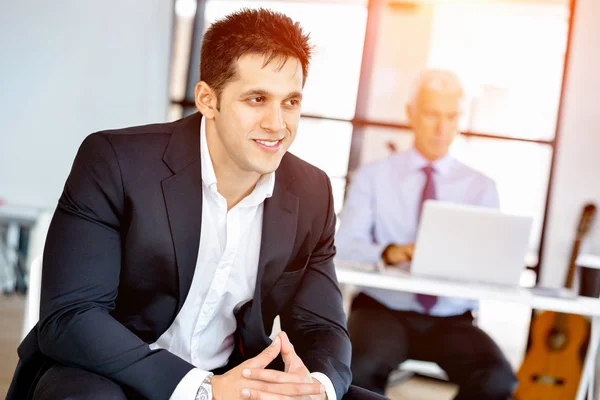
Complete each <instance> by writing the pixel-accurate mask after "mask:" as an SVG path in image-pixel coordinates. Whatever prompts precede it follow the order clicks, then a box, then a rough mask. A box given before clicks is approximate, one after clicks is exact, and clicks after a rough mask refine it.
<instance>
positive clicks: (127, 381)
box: [8, 114, 351, 399]
mask: <svg viewBox="0 0 600 400" xmlns="http://www.w3.org/2000/svg"><path fill="white" fill-rule="evenodd" d="M200 120H201V116H200V114H194V115H192V116H190V117H187V118H185V119H182V120H179V121H176V122H174V123H168V124H156V125H148V126H141V127H133V128H127V129H122V130H115V131H105V132H99V133H94V134H92V135H90V136H88V137H87V138H86V139H85V140H84V142H83V144H82V145H81V147H80V149H79V152H78V154H77V156H76V158H75V161H74V164H73V167H72V170H71V173H70V175H69V177H68V179H67V182H66V184H65V188H64V191H63V194H62V196H61V198H60V200H59V203H58V207H57V209H56V212H55V214H54V217H53V220H52V223H51V226H50V230H49V233H48V238H47V241H46V246H45V250H44V259H43V278H42V301H41V311H40V321H39V323H38V324H37V326H36V327H35V328H34V329H33V331H32V332H31V333H30V334H29V336H28V337H27V338H26V339H25V340H24V341H23V343H22V344H21V346H20V347H19V350H18V352H19V357H20V362H19V365H18V367H17V371H16V372H15V376H14V378H13V383H12V385H11V389H10V391H9V396H8V398H9V399H17V398H18V399H21V398H25V397H27V392H28V391H29V390H30V389H31V388H32V386H33V383H34V382H35V380H36V376H37V377H39V374H40V371H43V366H44V365H45V366H48V365H50V364H52V363H61V364H64V365H70V366H76V367H80V368H85V369H87V370H89V371H92V372H95V373H98V374H100V375H103V376H106V377H109V378H110V379H112V380H114V381H116V382H118V383H119V384H120V385H122V386H123V387H124V388H126V389H127V390H129V391H131V392H132V393H135V394H136V395H137V396H139V397H142V398H148V399H168V398H169V396H170V395H171V393H172V392H173V390H174V389H175V387H176V386H177V384H178V383H179V381H180V380H181V379H182V378H183V377H184V376H185V375H186V374H187V372H188V371H189V370H190V369H191V368H193V366H192V365H191V364H189V363H187V362H186V361H184V360H182V359H181V358H179V357H177V356H175V355H173V354H172V353H170V352H168V351H165V350H155V351H152V350H150V348H149V346H148V344H149V343H152V342H154V341H156V340H157V339H158V338H159V336H160V335H161V334H162V333H163V332H164V331H166V330H167V328H168V327H169V326H170V325H171V323H172V322H173V320H174V319H175V316H176V315H177V313H178V311H179V310H180V309H181V307H182V305H183V303H184V301H185V299H186V297H187V295H188V292H189V289H190V285H191V282H192V277H193V274H194V269H195V267H196V259H197V255H198V247H199V243H200V236H201V234H202V227H201V226H200V225H201V220H202V218H201V217H202V178H201V171H200V145H199V140H200V135H199V132H200ZM275 176H276V179H275V188H274V193H273V196H272V197H271V198H269V199H267V200H265V203H264V218H263V228H262V229H263V230H262V242H261V248H260V259H259V266H258V276H257V284H256V290H255V292H254V297H253V299H252V300H251V301H249V302H247V303H245V304H244V305H243V306H242V307H241V308H239V309H238V310H236V317H237V319H238V330H237V332H236V335H237V340H236V343H237V344H236V350H235V351H234V354H233V355H232V358H231V359H230V364H231V365H234V364H236V363H238V362H239V361H241V360H243V359H246V358H250V357H253V356H255V355H257V354H258V353H259V352H260V351H262V350H263V349H264V348H265V347H266V346H267V345H268V344H269V343H270V340H269V338H268V335H269V334H270V332H271V329H272V325H273V319H274V317H275V316H276V315H280V318H281V324H282V329H284V330H285V331H286V332H287V333H288V335H289V336H290V340H291V342H292V343H293V344H294V346H295V348H296V351H297V353H298V355H299V356H300V357H301V358H302V360H303V361H304V363H305V365H306V366H307V368H308V369H309V370H310V371H312V372H316V371H319V372H322V373H324V374H325V375H327V376H328V377H329V378H330V379H331V381H332V382H333V385H334V387H335V390H336V393H337V395H338V397H339V398H341V397H342V395H343V394H344V393H345V392H346V391H347V389H348V386H349V385H350V381H351V373H350V368H349V365H350V354H351V346H350V340H349V338H348V333H347V331H346V325H345V315H344V312H343V309H342V296H341V293H340V291H339V289H338V284H337V278H336V275H335V270H334V265H333V262H332V261H333V256H334V254H335V248H334V244H333V240H334V229H335V214H334V209H333V199H332V195H331V186H330V182H329V179H328V177H327V176H326V175H325V173H324V172H322V171H321V170H319V169H317V168H315V167H313V166H311V165H310V164H308V163H306V162H304V161H302V160H300V159H298V158H297V157H295V156H293V155H291V154H289V153H288V154H286V155H285V156H284V157H283V160H282V162H281V165H280V167H279V168H278V170H277V172H276V175H275ZM199 268H202V266H199ZM30 394H31V393H30Z"/></svg>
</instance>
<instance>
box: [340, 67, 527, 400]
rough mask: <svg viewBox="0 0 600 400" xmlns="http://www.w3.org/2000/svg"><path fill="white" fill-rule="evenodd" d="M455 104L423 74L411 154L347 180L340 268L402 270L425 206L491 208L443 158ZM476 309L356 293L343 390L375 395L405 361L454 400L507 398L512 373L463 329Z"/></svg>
mask: <svg viewBox="0 0 600 400" xmlns="http://www.w3.org/2000/svg"><path fill="white" fill-rule="evenodd" d="M463 97H464V93H463V89H462V85H461V83H460V81H459V79H458V77H457V76H456V75H455V74H453V73H452V72H449V71H443V70H427V71H424V72H423V73H422V74H421V75H420V76H419V77H418V78H417V80H416V82H415V84H414V87H413V91H412V93H411V95H410V98H409V102H408V104H407V108H406V111H407V115H408V120H409V123H410V125H411V127H412V129H413V131H414V145H413V147H412V148H410V149H409V150H408V151H405V152H400V153H396V154H393V155H392V156H390V157H388V158H387V159H384V160H381V161H377V162H374V163H371V164H367V165H365V166H363V167H362V168H360V169H359V170H358V171H357V172H356V174H355V175H354V176H353V179H352V183H351V186H350V189H349V192H348V195H347V199H346V203H345V206H344V210H343V211H342V215H341V224H340V228H339V230H338V233H337V236H336V247H337V250H338V257H339V258H340V259H346V260H354V261H359V262H364V263H378V262H382V263H383V264H385V265H386V267H387V268H397V267H398V265H400V264H402V265H403V266H404V265H406V264H407V263H406V262H407V261H410V260H411V257H412V253H413V249H414V241H415V239H416V234H417V228H418V223H419V215H420V212H421V207H422V205H423V202H424V201H425V200H428V199H437V200H443V201H451V202H455V203H462V204H471V205H477V206H486V207H494V208H498V207H499V200H498V193H497V190H496V185H495V183H494V181H492V179H490V178H488V177H487V176H485V175H483V174H481V173H480V172H478V171H475V170H473V169H471V168H469V167H467V166H466V165H464V164H462V163H460V162H459V161H457V160H456V159H454V158H453V157H452V156H451V155H450V154H449V153H448V151H449V148H450V145H451V144H452V141H453V140H454V138H455V137H456V135H457V134H458V133H459V127H458V125H459V117H460V111H461V104H462V99H463ZM431 250H432V251H435V249H431ZM483 267H485V265H483ZM476 308H477V302H475V301H473V300H466V299H455V298H447V297H436V296H429V295H421V294H416V295H415V294H412V293H403V292H397V291H389V290H382V289H373V288H364V289H363V290H362V292H361V293H360V294H359V295H358V296H357V297H356V298H355V299H354V300H353V302H352V310H351V313H350V317H349V322H348V329H349V332H350V339H351V341H352V346H353V354H352V374H353V377H354V381H353V382H354V383H355V384H357V385H360V386H362V387H365V388H368V389H371V390H373V391H376V392H378V393H384V391H385V389H386V385H387V380H388V377H389V374H390V372H391V371H393V370H394V369H395V368H397V367H398V365H399V364H400V363H402V362H403V361H405V360H407V359H409V358H410V359H417V360H427V361H434V362H436V363H437V364H438V365H439V366H440V367H441V368H442V369H444V370H445V371H446V373H447V374H448V376H449V378H450V380H451V381H452V382H455V383H457V384H458V385H459V386H460V390H459V393H458V395H457V397H456V398H455V400H464V399H489V400H505V399H506V398H508V397H510V396H511V394H512V391H513V389H514V387H515V382H516V379H515V376H514V373H513V371H512V368H511V366H510V365H509V363H508V362H507V360H506V359H505V357H504V355H503V354H502V352H501V350H500V349H499V348H498V346H497V345H496V344H495V343H494V341H493V340H492V339H491V338H490V337H489V336H488V335H487V334H486V333H485V332H483V331H482V330H481V329H479V328H478V327H476V326H475V324H474V323H473V315H472V311H473V310H474V309H476Z"/></svg>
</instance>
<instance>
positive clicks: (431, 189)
mask: <svg viewBox="0 0 600 400" xmlns="http://www.w3.org/2000/svg"><path fill="white" fill-rule="evenodd" d="M422 170H423V173H424V174H425V186H423V194H422V196H421V204H420V205H419V218H420V216H421V210H422V209H423V203H425V200H435V198H436V195H435V184H434V183H433V172H434V171H435V169H434V168H433V166H431V165H427V166H425V167H423V168H422ZM417 301H418V302H419V303H420V304H421V305H422V306H423V308H424V309H425V312H426V313H428V314H429V310H431V308H432V307H433V306H434V305H435V303H437V296H431V295H428V294H420V293H418V294H417Z"/></svg>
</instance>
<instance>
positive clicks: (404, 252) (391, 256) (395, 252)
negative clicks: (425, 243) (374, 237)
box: [381, 243, 415, 265]
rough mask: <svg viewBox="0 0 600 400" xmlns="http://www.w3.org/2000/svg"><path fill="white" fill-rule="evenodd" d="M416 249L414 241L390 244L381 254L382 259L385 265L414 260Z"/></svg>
mask: <svg viewBox="0 0 600 400" xmlns="http://www.w3.org/2000/svg"><path fill="white" fill-rule="evenodd" d="M414 249H415V244H414V243H409V244H403V245H397V244H390V245H389V246H388V247H386V248H385V250H384V251H383V253H382V254H381V259H382V260H383V262H384V263H385V265H398V264H402V263H403V262H406V261H410V260H412V255H413V251H414Z"/></svg>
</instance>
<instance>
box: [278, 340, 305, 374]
mask: <svg viewBox="0 0 600 400" xmlns="http://www.w3.org/2000/svg"><path fill="white" fill-rule="evenodd" d="M278 336H280V337H281V357H282V358H283V362H284V363H285V372H290V371H294V370H295V369H296V368H298V367H301V366H303V365H304V364H302V361H301V360H300V358H299V357H298V355H297V354H296V351H295V350H294V346H293V345H292V343H291V342H290V339H289V337H288V335H287V334H286V333H285V332H283V331H281V332H280V333H279V335H278Z"/></svg>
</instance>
